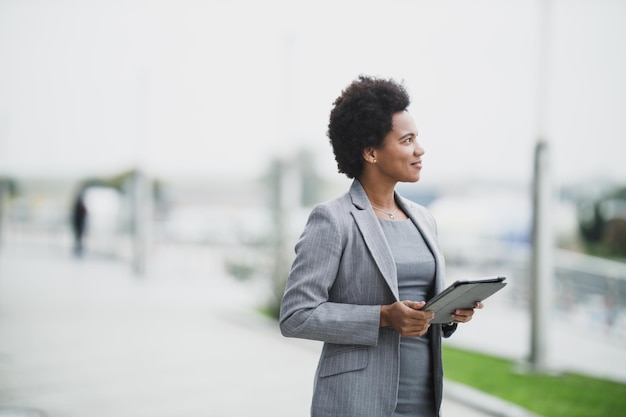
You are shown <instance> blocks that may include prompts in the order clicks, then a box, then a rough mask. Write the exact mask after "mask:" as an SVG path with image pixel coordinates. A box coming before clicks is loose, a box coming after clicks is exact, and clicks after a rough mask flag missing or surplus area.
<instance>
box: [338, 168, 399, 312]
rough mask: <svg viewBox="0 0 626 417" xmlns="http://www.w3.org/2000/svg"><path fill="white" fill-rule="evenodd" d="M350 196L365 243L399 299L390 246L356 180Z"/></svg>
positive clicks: (353, 214) (395, 271)
mask: <svg viewBox="0 0 626 417" xmlns="http://www.w3.org/2000/svg"><path fill="white" fill-rule="evenodd" d="M350 196H351V198H352V204H353V205H354V209H353V210H352V216H353V217H354V221H355V222H356V224H357V226H358V228H359V230H360V231H361V235H362V236H363V240H364V241H365V245H366V246H367V249H369V252H370V253H371V255H372V257H373V258H374V262H376V265H377V266H378V269H379V270H380V273H381V274H382V275H383V278H384V279H385V281H386V282H387V285H388V286H389V288H390V289H391V291H392V293H393V295H394V296H395V298H396V300H399V297H400V296H399V293H398V272H397V270H396V264H395V261H394V258H393V254H392V253H391V248H390V247H389V245H388V244H387V239H385V235H384V234H383V229H382V227H381V226H380V224H379V223H378V218H377V217H376V215H375V214H374V212H373V210H372V209H371V204H370V202H369V200H368V199H367V195H366V194H365V190H363V187H362V186H361V184H360V183H359V182H358V181H357V180H355V181H353V183H352V186H351V187H350Z"/></svg>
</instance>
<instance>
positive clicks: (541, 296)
mask: <svg viewBox="0 0 626 417" xmlns="http://www.w3.org/2000/svg"><path fill="white" fill-rule="evenodd" d="M549 154H550V152H549V147H548V144H547V143H546V142H545V141H539V143H538V144H537V147H536V149H535V181H534V185H533V213H534V215H533V242H532V244H533V246H532V266H531V279H532V284H531V346H530V364H529V366H530V368H531V370H532V371H537V372H541V371H546V370H547V369H548V358H547V357H548V346H549V342H548V340H549V336H550V335H549V330H548V325H549V323H550V306H551V300H552V282H553V272H554V267H553V249H554V241H553V231H552V210H553V207H552V199H553V195H552V182H551V178H550V158H549Z"/></svg>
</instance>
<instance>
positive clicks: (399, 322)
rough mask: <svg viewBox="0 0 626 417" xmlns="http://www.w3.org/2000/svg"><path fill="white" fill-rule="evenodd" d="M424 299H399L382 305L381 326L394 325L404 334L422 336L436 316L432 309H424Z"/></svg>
mask: <svg viewBox="0 0 626 417" xmlns="http://www.w3.org/2000/svg"><path fill="white" fill-rule="evenodd" d="M424 304H426V303H425V302H424V301H420V302H416V301H397V302H395V303H393V304H389V305H384V306H380V327H389V326H391V327H393V328H394V329H396V331H397V332H398V333H400V334H401V335H402V336H421V335H423V334H424V333H426V332H427V331H428V328H429V327H430V321H431V320H432V319H433V317H435V313H434V312H432V311H422V307H424Z"/></svg>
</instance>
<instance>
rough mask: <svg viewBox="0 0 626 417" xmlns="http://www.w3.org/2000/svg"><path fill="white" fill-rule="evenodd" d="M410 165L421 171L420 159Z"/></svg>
mask: <svg viewBox="0 0 626 417" xmlns="http://www.w3.org/2000/svg"><path fill="white" fill-rule="evenodd" d="M411 165H413V166H414V167H417V168H419V169H422V160H421V159H420V160H419V161H415V162H413V163H411Z"/></svg>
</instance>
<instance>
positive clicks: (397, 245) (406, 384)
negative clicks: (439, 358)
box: [380, 219, 437, 417]
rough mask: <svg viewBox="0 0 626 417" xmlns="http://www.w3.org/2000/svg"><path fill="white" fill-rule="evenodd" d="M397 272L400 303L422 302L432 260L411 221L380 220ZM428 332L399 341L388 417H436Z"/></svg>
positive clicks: (430, 283) (432, 276)
mask: <svg viewBox="0 0 626 417" xmlns="http://www.w3.org/2000/svg"><path fill="white" fill-rule="evenodd" d="M380 224H381V225H382V228H383V231H384V233H385V237H386V238H387V242H388V243H389V246H390V247H391V251H392V252H393V256H394V260H395V263H396V267H397V270H398V289H399V292H400V300H412V301H425V300H427V299H428V296H429V294H430V293H431V291H432V286H433V283H434V280H435V259H434V257H433V254H432V253H431V251H430V249H429V248H428V246H427V245H426V242H424V238H423V237H422V235H421V234H420V232H419V230H418V229H417V227H415V225H414V224H413V222H412V221H411V220H405V221H389V220H382V219H381V220H380ZM430 338H431V336H430V332H427V333H426V334H425V335H423V336H421V337H404V336H402V337H401V338H400V385H399V388H398V403H397V406H396V410H395V412H394V413H393V416H392V417H400V416H403V417H436V416H437V412H436V410H435V408H436V407H435V394H434V385H433V384H434V380H433V371H432V353H431V342H430Z"/></svg>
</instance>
